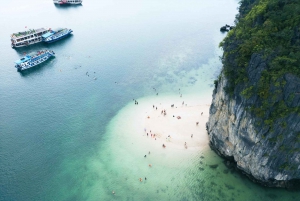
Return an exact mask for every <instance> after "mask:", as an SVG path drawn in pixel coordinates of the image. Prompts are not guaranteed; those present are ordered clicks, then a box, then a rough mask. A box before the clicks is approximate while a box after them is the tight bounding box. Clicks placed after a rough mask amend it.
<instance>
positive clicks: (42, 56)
mask: <svg viewBox="0 0 300 201" xmlns="http://www.w3.org/2000/svg"><path fill="white" fill-rule="evenodd" d="M53 56H55V53H54V52H53V51H52V50H42V51H38V52H37V53H36V54H32V55H26V56H25V57H23V58H21V59H19V60H17V61H15V63H16V65H15V67H16V68H17V69H18V71H22V70H26V69H28V68H32V67H34V66H37V65H39V64H41V63H43V62H45V61H47V60H48V59H49V58H50V57H53Z"/></svg>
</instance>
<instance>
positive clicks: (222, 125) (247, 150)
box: [207, 54, 300, 188]
mask: <svg viewBox="0 0 300 201" xmlns="http://www.w3.org/2000/svg"><path fill="white" fill-rule="evenodd" d="M267 68H268V63H267V62H266V61H264V60H263V59H262V57H261V56H260V55H259V54H253V55H252V57H251V60H250V62H249V65H248V67H247V69H246V72H247V77H248V79H249V83H250V84H251V85H253V86H255V85H256V83H257V82H258V80H259V79H260V77H261V73H262V72H263V71H264V70H266V69H267ZM279 80H281V81H284V82H285V85H284V86H282V88H281V91H282V93H281V94H279V95H278V96H276V98H277V100H276V102H277V103H278V104H279V103H280V102H284V103H285V104H286V105H287V106H288V107H289V108H293V107H299V106H300V78H299V77H297V76H295V75H293V74H291V73H287V74H285V75H284V76H282V77H281V78H280V79H279ZM249 83H248V85H249ZM227 85H228V80H227V79H226V76H225V75H224V73H221V75H220V78H219V80H218V81H217V82H216V83H215V89H214V91H213V100H212V104H211V107H210V116H209V121H208V123H207V131H208V134H209V139H210V143H211V147H212V148H213V149H215V150H216V151H217V152H218V153H219V154H220V155H222V156H224V157H226V158H229V159H232V160H234V161H235V162H236V165H237V167H238V168H239V169H241V170H242V171H243V172H244V173H246V174H247V175H248V176H249V177H250V178H251V179H253V180H255V181H256V182H259V183H261V184H263V185H266V186H272V187H286V188H294V187H299V186H300V185H299V184H300V115H299V113H298V112H291V113H289V114H288V115H286V116H284V117H278V118H277V119H276V120H275V121H274V123H273V124H272V125H271V126H270V124H267V123H266V122H265V119H263V118H258V117H257V116H256V115H254V113H253V112H252V111H251V110H250V108H251V107H252V106H253V105H256V106H259V105H260V104H261V102H260V98H259V96H258V95H256V94H255V93H254V94H253V95H251V97H247V98H245V97H244V96H243V95H241V94H242V91H243V90H244V89H245V85H243V84H238V85H237V86H236V87H235V89H234V92H233V94H231V95H229V94H228V93H227V92H226V91H225V90H224V89H226V87H227ZM269 90H270V92H271V93H272V92H273V91H275V90H276V86H275V85H271V87H270V89H269ZM273 101H274V100H273ZM274 107H279V105H276V104H275V105H274ZM273 109H274V108H270V109H269V110H268V111H265V113H266V114H270V115H271V114H272V110H273Z"/></svg>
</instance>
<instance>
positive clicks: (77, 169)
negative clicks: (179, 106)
mask: <svg viewBox="0 0 300 201" xmlns="http://www.w3.org/2000/svg"><path fill="white" fill-rule="evenodd" d="M238 6H239V4H238V1H237V0H185V1H180V0H151V1H150V0H127V1H124V0H123V1H121V0H109V1H108V0H83V3H82V5H79V6H57V5H54V4H53V1H52V0H26V1H24V0H10V1H1V6H0V26H1V31H0V55H1V59H0V81H1V82H0V200H3V201H42V200H43V201H47V200H55V201H60V200H61V201H76V200H78V201H85V200H87V201H94V200H95V201H96V200H100V201H106V200H107V201H109V200H132V201H142V200H149V201H153V200H172V201H174V200H178V201H179V200H180V201H194V200H195V201H200V200H203V201H207V200H212V201H216V200H222V201H223V200H228V201H229V200H236V201H239V200H242V201H246V200H249V201H250V200H251V201H252V200H263V201H266V200H272V201H273V200H285V201H288V200H291V201H292V200H295V201H296V200H299V199H300V193H299V192H289V191H286V190H282V189H281V190H280V189H269V188H263V187H261V186H259V185H257V184H254V183H252V182H251V181H249V180H248V179H247V178H246V177H244V176H243V175H241V174H239V173H237V172H235V171H234V170H228V169H227V167H226V166H225V164H224V162H223V159H221V158H219V156H217V155H216V154H215V153H214V152H213V151H210V150H206V151H203V152H201V153H199V155H198V154H195V155H192V156H191V157H190V158H189V160H185V162H184V163H182V162H181V161H172V160H167V165H166V166H162V165H161V166H159V165H158V167H157V168H156V167H153V168H152V170H153V171H152V170H151V171H152V172H151V173H150V172H149V177H148V179H147V182H143V183H141V182H139V181H138V176H136V175H135V174H136V173H138V172H141V171H144V170H142V169H141V168H140V167H141V166H140V165H141V163H142V162H141V161H140V159H138V158H137V157H136V155H137V156H138V155H140V156H141V157H142V156H143V154H144V152H140V151H141V150H142V149H143V146H142V145H140V146H139V145H138V146H137V147H136V148H135V149H133V148H132V147H133V146H132V145H131V144H130V143H129V141H128V140H125V139H130V134H128V133H129V131H131V130H130V129H131V128H132V126H133V127H134V125H136V124H137V123H138V120H136V119H135V118H134V115H135V114H134V113H132V109H131V106H132V105H133V104H134V102H133V99H136V100H139V101H141V104H142V103H143V102H144V104H145V103H146V102H147V103H148V102H149V104H151V101H152V100H154V99H155V98H157V97H160V98H161V100H163V99H169V98H172V97H174V96H178V90H179V89H180V90H181V93H182V95H183V96H184V97H190V100H192V99H193V98H195V97H196V98H197V99H199V101H200V102H202V103H205V104H209V103H210V101H211V96H212V90H213V87H214V86H213V83H214V80H215V79H217V77H218V75H219V73H220V71H221V68H222V64H221V62H220V59H219V58H220V56H221V55H222V50H221V49H219V47H218V45H219V43H220V41H221V40H222V39H223V38H224V37H225V36H226V33H221V32H220V31H219V29H220V27H221V26H223V25H225V24H231V25H233V24H234V19H235V15H236V14H237V13H238V10H237V7H238ZM41 27H44V28H51V29H57V28H65V27H66V28H71V29H72V30H73V31H74V32H73V34H72V36H70V37H68V38H65V39H63V40H61V41H58V42H55V43H52V44H42V43H39V44H36V45H32V46H29V47H22V48H17V49H12V48H11V44H10V35H11V34H12V33H15V32H20V31H25V30H29V29H37V28H41ZM42 49H51V50H53V51H54V52H55V53H56V57H55V58H53V59H50V60H48V61H47V62H45V63H43V64H42V65H40V66H37V67H35V68H32V69H29V70H27V71H24V72H17V70H16V68H14V61H15V60H18V59H20V58H21V57H22V56H23V55H25V54H28V53H32V52H35V51H38V50H42ZM157 94H158V95H157ZM124 120H126V121H124ZM125 134H126V135H125ZM124 135H125V137H124ZM122 136H123V137H124V138H122ZM126 143H127V144H126ZM200 156H201V158H200ZM183 161H184V159H183ZM210 164H217V165H218V167H217V168H210V167H209V165H210ZM155 168H156V169H155ZM147 171H148V170H147ZM112 191H114V192H115V194H113V193H112Z"/></svg>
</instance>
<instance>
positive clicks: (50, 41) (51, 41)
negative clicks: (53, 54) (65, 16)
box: [44, 31, 73, 43]
mask: <svg viewBox="0 0 300 201" xmlns="http://www.w3.org/2000/svg"><path fill="white" fill-rule="evenodd" d="M72 32H73V31H69V32H68V33H67V34H65V35H63V36H61V37H59V38H56V39H52V40H49V41H46V40H44V42H45V43H53V42H55V41H58V40H61V39H63V38H66V37H68V36H69V35H70V34H71V33H72Z"/></svg>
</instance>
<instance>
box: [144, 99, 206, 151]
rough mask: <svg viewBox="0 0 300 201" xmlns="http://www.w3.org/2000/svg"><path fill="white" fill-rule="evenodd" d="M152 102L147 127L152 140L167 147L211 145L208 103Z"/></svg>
mask: <svg viewBox="0 0 300 201" xmlns="http://www.w3.org/2000/svg"><path fill="white" fill-rule="evenodd" d="M171 105H172V104H170V103H169V104H158V105H153V106H152V110H149V111H147V112H146V115H145V117H144V128H145V130H144V131H145V133H146V136H147V134H148V138H150V139H151V140H154V141H155V140H156V142H153V143H160V144H161V146H163V145H165V149H188V150H191V149H192V150H195V149H196V150H199V149H201V148H203V147H206V146H207V145H208V136H207V132H206V129H205V124H206V122H207V120H208V111H209V105H207V104H206V105H193V106H188V105H187V104H185V103H184V102H182V103H181V104H178V105H176V104H174V106H173V107H171Z"/></svg>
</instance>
